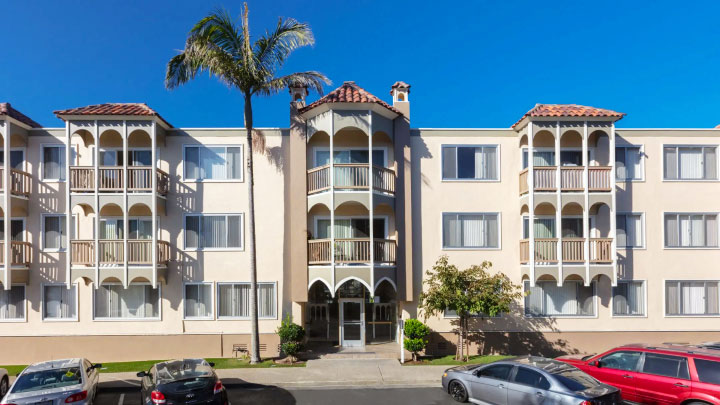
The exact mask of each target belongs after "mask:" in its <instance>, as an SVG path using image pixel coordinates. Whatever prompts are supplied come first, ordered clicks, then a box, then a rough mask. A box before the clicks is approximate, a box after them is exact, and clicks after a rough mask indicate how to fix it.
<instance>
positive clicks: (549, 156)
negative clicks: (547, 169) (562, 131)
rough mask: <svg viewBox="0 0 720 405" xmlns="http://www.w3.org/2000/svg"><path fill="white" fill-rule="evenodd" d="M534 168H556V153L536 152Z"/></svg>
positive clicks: (534, 154) (534, 153)
mask: <svg viewBox="0 0 720 405" xmlns="http://www.w3.org/2000/svg"><path fill="white" fill-rule="evenodd" d="M533 165H534V166H536V167H537V166H555V152H552V151H535V152H533Z"/></svg>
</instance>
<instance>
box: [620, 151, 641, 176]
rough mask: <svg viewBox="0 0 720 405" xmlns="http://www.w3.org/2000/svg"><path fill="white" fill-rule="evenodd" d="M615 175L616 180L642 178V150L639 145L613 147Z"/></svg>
mask: <svg viewBox="0 0 720 405" xmlns="http://www.w3.org/2000/svg"><path fill="white" fill-rule="evenodd" d="M615 175H616V178H617V179H618V180H621V181H625V180H642V179H643V166H642V151H641V149H640V147H639V146H618V147H616V148H615Z"/></svg>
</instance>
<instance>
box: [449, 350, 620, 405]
mask: <svg viewBox="0 0 720 405" xmlns="http://www.w3.org/2000/svg"><path fill="white" fill-rule="evenodd" d="M442 385H443V388H444V389H445V391H446V392H447V393H449V394H450V395H451V396H452V398H453V399H454V400H456V401H458V402H465V401H468V400H469V401H470V402H473V403H476V404H487V405H517V404H523V405H535V404H553V405H581V404H585V405H588V404H593V405H606V404H607V405H610V404H621V403H622V402H621V400H620V390H618V389H617V388H615V387H612V386H610V385H607V384H603V383H601V382H600V381H598V380H596V379H595V378H593V377H591V376H589V375H588V374H585V373H584V372H582V371H580V369H578V368H577V367H574V366H571V365H569V364H567V363H563V362H560V361H557V360H552V359H546V358H544V357H534V356H525V357H516V358H513V359H508V360H501V361H497V362H494V363H490V364H486V365H482V366H478V365H471V366H461V367H454V368H450V369H447V370H445V373H444V374H443V377H442Z"/></svg>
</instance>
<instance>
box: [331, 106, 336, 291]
mask: <svg viewBox="0 0 720 405" xmlns="http://www.w3.org/2000/svg"><path fill="white" fill-rule="evenodd" d="M334 140H335V112H334V111H332V110H331V111H330V276H331V277H330V278H331V280H330V283H331V287H332V288H331V290H330V294H332V296H333V297H334V296H335V150H334V149H333V148H334Z"/></svg>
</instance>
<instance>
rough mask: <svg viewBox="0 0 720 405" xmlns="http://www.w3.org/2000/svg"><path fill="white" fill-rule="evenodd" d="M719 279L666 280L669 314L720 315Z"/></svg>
mask: <svg viewBox="0 0 720 405" xmlns="http://www.w3.org/2000/svg"><path fill="white" fill-rule="evenodd" d="M719 306H720V300H719V298H718V282H717V281H666V282H665V313H666V314H667V315H720V310H719V309H718V307H719Z"/></svg>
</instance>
